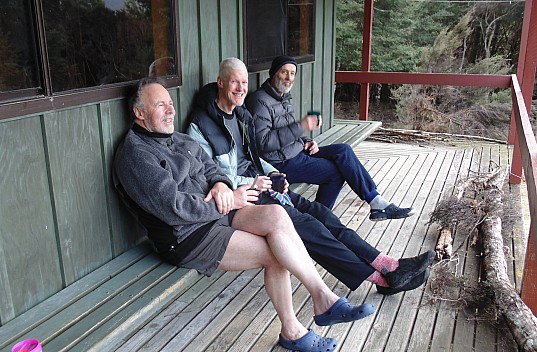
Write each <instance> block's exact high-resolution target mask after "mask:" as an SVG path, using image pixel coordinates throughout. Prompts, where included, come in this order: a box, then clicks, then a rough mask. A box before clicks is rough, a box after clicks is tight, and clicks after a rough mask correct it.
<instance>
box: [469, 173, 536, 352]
mask: <svg viewBox="0 0 537 352" xmlns="http://www.w3.org/2000/svg"><path fill="white" fill-rule="evenodd" d="M504 178H505V174H504V175H503V176H502V177H497V178H496V179H494V180H492V183H493V184H491V185H490V186H492V187H495V188H497V189H498V190H501V185H502V184H503V181H504ZM493 192H494V191H493ZM493 194H494V195H495V196H494V197H493V202H496V203H497V204H501V192H499V191H497V192H494V193H493ZM478 228H479V230H480V232H481V236H482V237H481V239H482V243H483V252H484V256H483V265H484V269H485V275H486V279H487V281H488V282H490V283H491V286H492V287H493V288H494V296H495V304H496V307H497V308H498V310H499V311H500V312H501V313H502V314H503V315H504V317H505V320H506V321H507V325H508V326H509V328H510V330H511V332H512V334H513V336H514V338H515V341H516V342H517V344H518V346H519V347H520V348H522V349H523V350H524V351H537V319H536V318H535V316H534V315H533V314H532V312H531V310H530V309H529V308H528V307H527V306H526V304H525V303H524V302H523V301H522V299H521V298H520V296H519V295H518V293H517V292H516V290H515V288H514V287H513V285H512V284H511V282H510V281H509V276H508V275H507V262H506V260H505V255H504V251H503V238H502V220H501V218H500V217H499V216H498V215H497V214H490V216H489V217H487V218H486V219H485V220H484V221H483V222H482V223H481V224H480V225H479V227H478Z"/></svg>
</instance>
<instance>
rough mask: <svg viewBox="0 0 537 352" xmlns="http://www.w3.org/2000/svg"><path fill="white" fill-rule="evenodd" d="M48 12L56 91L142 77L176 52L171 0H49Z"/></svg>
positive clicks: (47, 31)
mask: <svg viewBox="0 0 537 352" xmlns="http://www.w3.org/2000/svg"><path fill="white" fill-rule="evenodd" d="M44 18H45V28H46V43H47V49H48V58H49V65H50V77H51V82H52V90H53V91H54V92H57V91H64V90H69V89H75V88H84V87H92V86H99V85H104V84H110V83H117V82H124V81H131V80H135V79H139V78H141V77H144V76H146V75H147V73H148V68H149V66H150V64H151V63H152V62H154V61H156V60H158V59H160V58H169V57H172V58H173V56H174V54H173V45H172V44H173V40H174V36H173V32H172V27H173V26H172V23H171V18H172V14H171V4H170V1H168V0H128V1H122V0H106V1H102V0H89V1H77V0H62V1H60V0H45V2H44ZM172 66H173V65H172ZM176 73H177V72H176V71H175V68H174V71H173V72H167V74H170V75H172V74H176Z"/></svg>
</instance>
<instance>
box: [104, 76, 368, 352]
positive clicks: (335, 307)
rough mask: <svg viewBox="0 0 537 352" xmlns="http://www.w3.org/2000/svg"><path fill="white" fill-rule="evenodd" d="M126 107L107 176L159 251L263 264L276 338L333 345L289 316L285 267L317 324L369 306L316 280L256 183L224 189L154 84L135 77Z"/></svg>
mask: <svg viewBox="0 0 537 352" xmlns="http://www.w3.org/2000/svg"><path fill="white" fill-rule="evenodd" d="M132 110H133V112H134V115H135V119H134V125H133V127H132V128H131V129H130V130H129V131H128V132H127V134H126V136H125V138H124V140H123V141H122V142H121V143H120V145H119V146H118V149H117V151H116V156H115V158H114V166H113V171H114V182H115V185H116V187H117V188H118V190H119V191H120V194H122V195H123V196H124V197H125V199H126V201H127V202H128V203H129V204H131V205H132V206H134V208H135V209H136V211H137V213H138V214H140V218H141V221H142V223H143V224H144V225H145V226H146V227H147V230H148V237H149V239H150V240H151V241H153V243H154V244H155V247H156V249H157V251H158V253H159V255H160V256H161V257H162V258H163V259H164V260H166V261H167V262H169V263H171V264H174V265H178V266H182V267H186V268H192V269H196V270H198V271H199V272H200V273H202V274H204V275H207V276H210V275H211V274H212V273H213V272H214V271H215V270H216V269H221V270H248V269H254V268H264V270H265V289H266V291H267V294H268V296H269V297H270V299H271V301H272V303H273V305H274V307H275V309H276V313H277V314H278V317H279V318H280V321H281V332H280V338H279V343H280V344H281V345H282V346H284V347H286V348H288V349H292V350H296V351H305V352H310V351H318V350H323V351H333V350H334V349H335V348H336V341H335V340H334V339H332V338H325V337H321V336H318V335H317V334H315V333H314V332H313V331H312V330H308V329H307V328H306V327H305V326H304V325H302V324H301V323H300V322H299V320H298V319H297V317H296V315H295V313H294V310H293V302H292V290H291V282H290V274H293V275H294V276H295V277H297V278H298V280H300V282H301V283H302V284H303V285H304V286H305V287H306V289H307V290H308V292H309V293H310V294H311V297H312V300H313V306H314V313H315V315H314V321H315V323H316V324H317V325H333V324H337V323H343V322H350V321H355V320H358V319H361V318H364V317H366V316H368V315H370V314H372V313H373V311H374V308H373V307H372V306H371V305H369V304H363V305H360V306H354V305H352V304H351V303H350V302H349V301H348V300H347V299H345V298H339V297H338V296H337V295H336V294H334V293H333V292H332V291H331V290H330V289H329V288H328V287H327V286H326V284H325V283H324V282H323V281H322V279H321V277H320V276H319V273H318V272H317V270H316V268H315V266H314V265H313V263H312V261H311V260H310V259H309V257H308V254H307V251H306V249H305V248H304V245H303V243H302V241H301V240H300V237H299V236H298V235H297V233H296V232H295V230H294V228H293V224H292V222H291V220H290V219H289V216H288V215H287V214H286V212H285V211H284V210H283V208H282V207H280V206H278V205H272V204H269V205H252V204H253V202H255V201H256V200H257V199H258V194H257V191H254V190H248V187H249V186H243V187H239V188H238V189H236V190H234V191H233V190H232V189H231V182H230V181H229V179H228V178H227V177H226V175H225V174H224V173H223V172H222V171H221V170H220V169H219V168H218V167H217V166H216V165H215V164H214V162H213V161H212V160H211V158H210V157H209V156H208V155H207V154H206V153H205V152H204V151H203V149H202V148H201V147H200V145H199V143H197V142H196V141H195V140H193V139H192V138H190V137H189V136H187V135H185V134H181V133H178V132H174V124H173V122H174V117H175V109H174V107H173V102H172V99H171V97H170V95H169V93H168V91H167V90H166V89H165V88H164V86H163V85H162V84H160V83H159V82H157V81H153V80H142V81H140V84H139V88H138V90H137V92H136V93H135V94H134V97H133V99H132Z"/></svg>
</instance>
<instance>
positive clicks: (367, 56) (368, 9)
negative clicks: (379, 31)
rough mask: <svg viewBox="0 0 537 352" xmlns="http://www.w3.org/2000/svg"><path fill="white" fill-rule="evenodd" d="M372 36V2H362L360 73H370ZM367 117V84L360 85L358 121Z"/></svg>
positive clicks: (371, 0)
mask: <svg viewBox="0 0 537 352" xmlns="http://www.w3.org/2000/svg"><path fill="white" fill-rule="evenodd" d="M372 36H373V0H365V1H364V29H363V40H362V71H366V72H369V71H371V38H372ZM368 115H369V83H362V84H361V85H360V120H367V119H368Z"/></svg>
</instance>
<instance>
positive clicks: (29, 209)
mask: <svg viewBox="0 0 537 352" xmlns="http://www.w3.org/2000/svg"><path fill="white" fill-rule="evenodd" d="M334 1H335V0H317V1H316V40H315V48H316V49H315V51H316V60H315V61H314V62H312V63H307V64H302V65H300V66H299V69H298V76H297V80H296V84H295V87H294V88H293V92H292V93H293V97H294V99H293V104H294V105H295V107H296V111H297V112H298V113H299V115H303V114H305V112H306V111H307V110H310V109H316V110H320V111H322V113H323V116H324V118H325V119H324V120H325V127H324V129H327V128H328V126H329V125H330V122H331V116H332V112H333V89H334V70H333V66H334V47H335V46H334V37H335V35H334V23H335V4H334ZM178 12H179V14H178V15H179V19H180V36H181V38H180V43H181V65H182V74H183V85H182V86H181V87H174V88H170V93H171V95H172V98H173V99H174V100H175V104H176V108H177V115H178V116H177V119H176V124H177V129H178V130H180V131H183V130H184V129H185V127H186V120H187V116H188V112H189V110H190V106H191V102H192V99H193V97H194V95H195V93H196V92H197V90H198V89H199V87H200V86H201V85H203V84H206V83H209V82H212V81H215V80H216V76H217V73H218V64H219V62H220V61H221V60H222V59H224V58H226V57H230V56H236V57H239V58H243V56H244V55H243V47H242V46H243V44H242V43H243V36H244V34H243V32H242V28H243V3H242V0H196V1H194V0H192V1H190V0H189V1H180V3H179V8H178ZM267 76H268V73H267V71H263V72H255V73H251V74H250V89H251V90H253V89H256V88H257V87H258V86H259V85H260V84H262V83H263V81H264V80H265V79H266V78H267ZM126 116H127V108H126V103H125V101H124V100H121V99H118V100H108V101H103V102H99V103H95V104H88V105H84V106H78V107H75V108H69V109H63V110H55V111H48V112H44V113H42V114H38V115H31V116H20V117H17V118H12V119H6V120H0V165H2V171H1V173H2V177H1V178H0V192H1V193H0V194H1V198H0V325H3V324H5V323H6V322H8V321H10V320H11V319H13V318H14V317H16V316H18V315H20V314H21V313H23V312H25V311H27V310H28V309H30V308H31V307H32V306H34V305H36V304H37V303H39V302H42V301H43V300H45V299H46V298H48V297H50V296H51V295H53V294H54V293H56V292H58V291H59V290H61V289H62V288H64V287H66V286H68V285H70V284H72V283H73V282H74V281H76V280H78V279H79V278H81V277H83V276H84V275H86V274H88V273H90V272H91V271H93V270H95V269H96V268H98V267H99V266H101V265H102V264H104V263H106V262H107V261H109V260H111V259H112V258H114V257H116V256H117V255H119V254H121V253H123V252H124V251H126V250H128V249H129V248H131V247H132V246H134V245H135V244H136V243H138V242H139V241H140V240H141V239H143V236H144V233H143V229H142V228H140V227H139V226H138V225H137V224H136V222H135V221H133V218H132V217H131V215H130V214H129V213H128V211H127V210H126V209H125V208H124V207H123V206H122V204H120V202H119V200H118V199H117V197H116V194H115V191H114V189H113V187H112V186H111V179H110V167H111V162H112V158H113V152H114V150H115V147H116V146H117V144H118V142H119V141H120V140H121V137H122V136H123V134H124V133H125V132H126V130H127V129H128V128H129V126H130V121H128V120H127V118H126Z"/></svg>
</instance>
